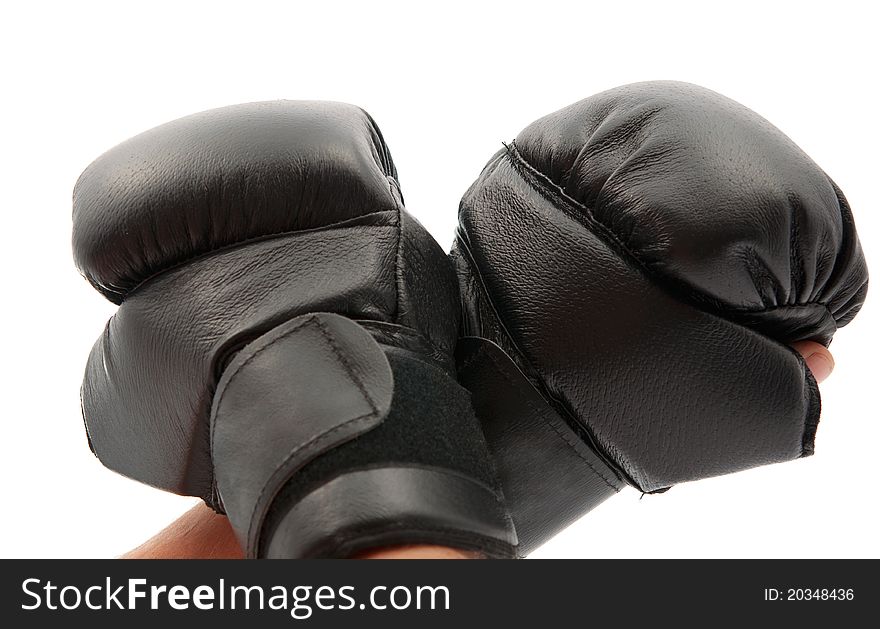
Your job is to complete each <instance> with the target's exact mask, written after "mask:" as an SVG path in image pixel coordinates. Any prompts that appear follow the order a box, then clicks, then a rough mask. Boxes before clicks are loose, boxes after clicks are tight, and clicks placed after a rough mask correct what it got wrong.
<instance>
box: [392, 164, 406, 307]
mask: <svg viewBox="0 0 880 629" xmlns="http://www.w3.org/2000/svg"><path fill="white" fill-rule="evenodd" d="M393 182H394V179H393V178H391V177H389V178H388V187H389V189H390V190H391V197H392V198H393V199H394V204H395V205H396V207H397V252H396V254H395V258H394V280H395V284H396V287H397V304H396V312H395V313H394V321H395V322H396V323H400V316H401V313H400V303H401V295H400V293H401V289H402V288H403V264H402V260H403V216H402V211H401V208H400V201H398V200H397V196H395V194H394V183H393Z"/></svg>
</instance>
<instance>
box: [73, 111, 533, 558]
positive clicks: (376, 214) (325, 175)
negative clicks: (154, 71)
mask: <svg viewBox="0 0 880 629" xmlns="http://www.w3.org/2000/svg"><path fill="white" fill-rule="evenodd" d="M73 249H74V255H75V259H76V264H77V266H78V267H79V269H80V270H81V272H82V273H83V275H85V277H86V278H87V279H88V280H89V282H91V283H92V285H93V286H94V287H95V288H97V289H98V290H99V291H101V293H103V294H104V295H105V296H106V297H107V298H108V299H110V300H111V301H113V302H114V303H117V304H119V310H118V311H117V312H116V314H115V315H114V316H113V318H112V319H111V320H110V322H109V323H108V325H107V328H106V329H105V331H104V333H103V334H102V335H101V337H100V338H99V339H98V341H97V343H96V344H95V346H94V348H93V350H92V353H91V356H90V357H89V361H88V366H87V368H86V374H85V380H84V382H83V387H82V407H83V414H84V417H85V421H86V427H87V431H88V435H89V441H90V444H91V447H92V449H93V450H94V452H95V453H96V454H97V456H98V457H99V458H100V460H101V461H102V462H103V463H104V464H105V465H106V466H107V467H109V468H111V469H113V470H115V471H117V472H120V473H122V474H124V475H126V476H129V477H131V478H134V479H137V480H139V481H143V482H145V483H149V484H150V485H153V486H156V487H159V488H162V489H166V490H169V491H173V492H176V493H181V494H187V495H193V496H199V497H201V498H203V499H204V500H205V501H206V502H207V503H208V504H209V505H211V506H213V507H214V508H215V509H217V510H224V511H225V512H226V513H227V514H228V516H229V518H230V520H231V522H232V525H233V527H234V528H235V531H236V533H237V534H238V537H239V540H240V541H241V543H242V547H243V548H244V549H245V551H246V553H247V554H248V555H249V556H251V557H314V556H348V555H352V554H354V553H357V552H359V551H362V550H364V549H367V548H371V547H376V546H383V545H389V544H404V543H432V544H444V545H448V546H454V547H458V548H463V549H471V550H478V551H481V552H484V553H486V554H487V555H489V556H500V557H506V556H510V555H512V554H513V552H514V551H513V548H514V546H515V543H516V540H515V536H514V534H513V532H512V528H511V525H510V520H509V517H508V516H507V514H506V512H505V511H504V509H503V507H502V503H501V501H500V499H499V493H498V491H497V487H496V485H495V481H494V476H493V472H492V469H491V466H490V464H489V461H488V456H487V452H486V449H485V442H484V440H483V438H482V435H481V434H480V428H479V424H478V422H477V420H476V418H475V416H474V414H473V410H472V408H471V405H470V402H469V394H468V393H467V391H466V390H465V389H464V388H462V387H461V386H460V385H459V384H458V383H457V382H456V380H455V368H454V361H453V359H452V355H451V353H452V348H453V345H454V343H455V340H456V338H457V336H458V330H457V321H458V320H459V299H458V291H457V289H456V284H455V274H454V271H453V269H452V267H451V266H450V264H449V261H448V259H447V257H446V256H445V254H444V253H443V251H442V250H441V249H440V248H439V247H438V245H437V244H436V243H435V242H434V241H433V240H432V239H431V237H430V236H429V235H428V234H427V232H425V230H424V229H423V228H422V227H421V226H420V225H419V223H417V222H416V221H415V220H414V219H413V218H412V217H411V216H410V215H409V214H407V213H406V211H405V209H404V207H403V200H402V197H401V194H400V190H399V188H398V184H397V179H396V171H395V168H394V165H393V163H392V161H391V157H390V155H389V153H388V149H387V147H386V145H385V143H384V141H383V139H382V136H381V134H380V132H379V129H378V128H377V127H376V125H375V124H374V122H373V120H372V119H371V118H370V117H369V116H368V115H367V114H366V113H364V112H363V111H362V110H360V109H358V108H356V107H353V106H350V105H344V104H339V103H318V102H297V101H280V102H267V103H253V104H248V105H239V106H234V107H226V108H223V109H217V110H213V111H208V112H204V113H200V114H196V115H194V116H189V117H187V118H183V119H181V120H177V121H175V122H171V123H169V124H166V125H163V126H160V127H158V128H156V129H153V130H151V131H148V132H146V133H144V134H142V135H139V136H137V137H135V138H133V139H131V140H128V141H127V142H125V143H123V144H121V145H119V146H117V147H116V148H114V149H112V150H111V151H109V152H108V153H106V154H104V155H102V156H101V157H99V158H98V159H97V160H96V161H95V162H94V163H93V164H92V165H91V166H89V167H88V168H87V169H86V171H85V172H84V173H83V175H82V176H81V178H80V180H79V182H78V183H77V185H76V189H75V192H74V207H73Z"/></svg>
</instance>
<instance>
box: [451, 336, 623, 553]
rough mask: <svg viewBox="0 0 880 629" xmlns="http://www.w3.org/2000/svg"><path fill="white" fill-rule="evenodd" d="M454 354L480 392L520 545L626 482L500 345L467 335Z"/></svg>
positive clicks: (536, 541)
mask: <svg viewBox="0 0 880 629" xmlns="http://www.w3.org/2000/svg"><path fill="white" fill-rule="evenodd" d="M456 354H457V358H458V360H459V364H460V369H459V381H460V382H461V383H462V384H463V385H464V386H466V387H467V388H468V389H470V390H471V391H474V392H475V393H474V396H473V400H474V410H475V411H476V412H477V415H478V416H479V417H482V418H483V432H484V433H485V435H486V440H487V441H488V443H489V447H490V453H491V454H492V457H493V459H494V460H495V467H496V469H497V470H498V478H499V480H500V482H501V485H502V487H503V488H504V497H505V500H506V504H507V507H508V509H509V511H510V516H511V518H513V522H514V526H515V528H516V531H517V537H518V539H519V546H518V548H517V552H519V553H520V554H521V555H528V554H529V553H531V552H532V551H533V550H535V549H536V548H537V547H538V546H540V545H541V544H542V543H543V542H545V541H546V540H547V539H548V538H550V537H552V536H553V535H555V534H556V533H558V532H560V531H561V530H562V529H564V528H565V527H566V526H568V525H569V524H572V523H573V522H574V521H575V520H577V519H578V518H579V517H580V516H581V515H582V514H583V513H584V512H585V511H589V510H591V509H593V508H594V507H596V506H597V505H599V504H600V503H602V502H603V501H604V500H606V499H607V498H610V497H611V496H613V495H614V494H616V493H617V492H618V491H620V489H621V488H622V487H623V486H624V482H623V480H622V479H621V477H620V476H619V475H618V474H617V472H616V471H615V469H614V468H613V467H611V466H609V465H608V464H607V463H606V462H605V461H603V460H602V458H601V457H600V456H599V454H598V453H597V449H595V448H592V447H590V446H589V445H587V444H586V443H585V442H584V441H582V440H581V439H580V438H579V436H578V434H577V433H575V432H574V431H573V430H572V429H571V427H570V426H569V425H568V423H567V422H566V421H565V420H564V419H563V418H562V417H561V416H560V415H559V413H558V412H557V411H556V410H555V409H554V408H553V407H552V406H551V405H550V404H549V403H548V402H547V401H546V400H545V399H544V398H543V397H542V395H541V393H540V392H539V391H538V390H537V389H535V388H534V387H533V386H532V384H531V383H530V382H529V381H528V379H527V378H526V377H525V375H524V374H523V373H522V372H521V371H519V369H518V368H517V367H516V365H515V364H514V363H513V361H511V360H510V358H509V357H508V355H507V354H506V353H505V352H504V351H503V350H502V349H501V348H500V347H498V346H497V345H495V344H494V343H492V342H491V341H488V340H486V339H483V338H478V337H465V338H463V339H461V341H460V342H459V346H458V350H457V352H456ZM550 479H552V487H551V486H550V484H549V483H550V482H551V480H550Z"/></svg>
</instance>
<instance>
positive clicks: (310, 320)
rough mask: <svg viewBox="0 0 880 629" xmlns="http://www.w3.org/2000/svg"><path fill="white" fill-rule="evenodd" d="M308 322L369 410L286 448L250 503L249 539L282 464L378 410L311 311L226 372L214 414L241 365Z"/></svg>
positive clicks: (212, 443) (322, 324) (242, 366)
mask: <svg viewBox="0 0 880 629" xmlns="http://www.w3.org/2000/svg"><path fill="white" fill-rule="evenodd" d="M310 323H313V324H315V326H316V327H317V328H318V331H319V332H320V333H321V335H322V337H323V338H324V339H325V341H326V342H327V344H328V346H329V347H330V349H331V350H332V351H333V354H334V355H335V356H336V358H337V360H338V361H339V363H340V364H341V365H342V367H343V369H344V370H345V372H346V374H347V375H348V377H349V379H350V380H351V381H352V382H353V383H354V385H355V386H356V387H357V388H358V390H359V391H360V392H361V394H362V395H363V396H364V398H365V399H366V401H367V404H369V406H370V412H369V413H365V414H364V415H360V416H358V417H354V418H352V419H349V420H346V421H345V422H343V423H342V424H339V425H337V426H334V427H333V428H331V429H329V430H327V431H325V432H323V433H321V434H319V435H316V436H315V437H313V438H312V439H310V440H309V441H307V442H305V443H303V444H300V445H299V446H297V447H295V448H293V449H292V450H291V451H290V452H289V453H288V454H287V455H286V456H285V457H284V459H283V460H282V461H281V463H280V464H279V465H278V466H277V467H276V468H275V471H274V472H273V473H272V474H271V476H270V477H269V479H268V480H267V481H266V483H265V484H264V485H263V487H262V488H261V490H260V493H259V494H258V496H257V500H256V502H255V503H254V507H253V510H252V511H251V515H250V519H249V521H248V531H247V538H246V539H248V540H250V538H251V532H252V529H253V522H254V516H255V515H256V513H257V508H258V507H259V505H260V503H261V502H262V500H263V497H264V496H265V494H266V491H267V490H268V488H269V486H270V485H272V484H273V482H274V481H275V479H276V478H277V477H278V475H279V474H281V473H282V471H284V472H285V473H286V470H285V469H284V468H285V467H286V465H287V464H288V463H289V462H290V460H291V458H292V457H294V456H295V455H296V454H297V453H299V452H300V451H302V450H303V449H304V448H307V447H309V446H310V445H314V444H315V443H317V442H319V441H320V440H322V439H326V438H327V437H329V436H330V435H331V434H333V433H334V432H337V431H339V430H341V429H342V428H344V427H346V426H349V425H351V424H354V423H356V422H358V421H362V420H365V419H369V418H372V417H375V416H377V415H378V414H379V411H378V409H377V407H376V403H375V401H374V400H373V399H372V397H370V395H369V394H368V393H367V392H366V388H365V387H364V385H363V383H362V382H361V381H360V380H359V379H358V378H357V377H356V375H355V373H354V371H353V369H352V368H351V365H350V364H349V363H348V361H347V360H346V359H345V358H343V356H342V354H341V352H340V350H339V347H338V346H337V345H336V342H335V341H334V340H333V339H332V338H331V335H330V333H329V332H328V331H327V329H326V326H325V325H324V323H323V322H322V321H320V319H318V318H317V317H315V316H314V315H312V316H310V317H308V318H307V319H306V320H305V321H303V322H302V323H299V324H298V325H296V326H294V327H293V328H291V329H290V330H287V331H286V332H285V333H284V334H282V335H280V336H279V337H278V338H275V339H273V340H272V341H271V342H269V343H267V344H266V345H264V346H263V347H261V348H259V349H258V350H256V351H255V352H254V353H253V354H251V355H250V356H248V358H247V360H245V361H244V362H242V363H241V364H240V365H239V366H238V367H237V368H236V369H235V371H234V372H233V373H232V374H231V375H230V376H229V380H228V381H227V382H226V385H225V387H224V388H223V391H222V392H221V393H220V397H219V399H218V400H217V412H218V415H219V413H220V412H221V411H220V409H221V408H222V404H223V398H224V397H225V395H226V392H227V391H228V390H229V387H230V385H231V384H232V381H233V380H234V379H235V378H236V377H237V376H238V374H239V373H240V372H241V370H242V369H244V368H245V367H246V366H247V365H248V364H250V363H251V362H252V361H253V360H254V359H255V358H256V357H257V356H258V355H259V354H260V353H262V352H263V351H264V350H265V349H267V348H269V347H271V346H273V345H274V344H276V343H278V342H279V341H281V340H283V339H285V338H287V337H289V336H291V335H292V334H294V333H296V332H298V331H300V330H301V329H302V328H304V327H305V326H306V325H308V324H310ZM215 423H216V422H215ZM216 432H217V431H216V430H213V431H212V432H211V453H212V455H213V452H214V437H215V435H216Z"/></svg>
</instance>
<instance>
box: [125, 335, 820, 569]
mask: <svg viewBox="0 0 880 629" xmlns="http://www.w3.org/2000/svg"><path fill="white" fill-rule="evenodd" d="M792 347H793V348H794V349H795V350H796V351H798V352H799V353H800V354H801V355H802V356H803V357H804V361H805V362H806V363H807V367H808V368H809V369H810V371H812V372H813V377H814V378H815V379H816V382H822V381H823V380H825V379H826V378H827V377H828V376H830V375H831V372H832V370H833V369H834V358H833V357H832V355H831V352H830V351H829V350H828V348H826V347H825V346H823V345H820V344H819V343H814V342H813V341H798V342H796V343H792ZM478 557H479V555H478V554H476V553H472V552H468V551H463V550H458V549H455V548H448V547H445V546H429V545H419V546H398V547H393V548H379V549H376V550H373V551H369V552H366V553H363V554H362V555H360V556H359V557H357V558H358V559H477V558H478ZM242 558H243V554H242V552H241V547H240V546H239V544H238V540H237V539H236V538H235V534H234V533H233V531H232V527H231V526H230V524H229V520H228V519H227V518H226V516H223V515H218V514H217V513H214V512H213V511H212V510H211V509H210V508H208V507H207V506H206V505H204V504H200V505H198V506H196V507H194V508H192V509H190V510H189V511H187V512H186V513H185V514H183V515H182V516H181V517H180V518H178V519H177V520H175V521H174V522H172V523H171V524H170V525H169V526H168V527H166V528H165V529H163V530H162V531H160V532H159V533H158V534H157V535H155V536H154V537H152V538H151V539H149V540H147V541H146V542H144V543H143V544H141V545H140V546H138V547H137V548H135V549H134V550H132V551H130V552H128V553H126V554H125V555H123V556H122V559H242Z"/></svg>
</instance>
